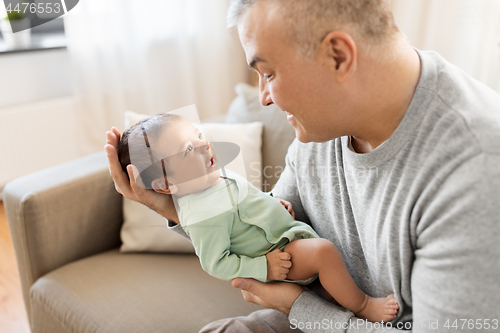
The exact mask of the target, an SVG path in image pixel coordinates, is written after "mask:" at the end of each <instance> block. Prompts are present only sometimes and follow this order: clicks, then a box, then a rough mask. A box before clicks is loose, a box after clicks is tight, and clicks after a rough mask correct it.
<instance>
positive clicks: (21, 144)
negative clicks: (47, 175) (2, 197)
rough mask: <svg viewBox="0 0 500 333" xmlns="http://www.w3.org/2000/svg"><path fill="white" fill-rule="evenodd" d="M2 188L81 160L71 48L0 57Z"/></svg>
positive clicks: (0, 165) (0, 177)
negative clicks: (70, 59)
mask: <svg viewBox="0 0 500 333" xmlns="http://www.w3.org/2000/svg"><path fill="white" fill-rule="evenodd" d="M0 73H1V74H0V189H1V188H2V187H3V186H4V185H5V184H6V183H7V182H9V181H10V180H12V179H15V178H17V177H19V176H22V175H25V174H28V173H31V172H33V171H37V170H41V169H43V168H47V167H50V166H53V165H56V164H59V163H63V162H66V161H69V160H71V159H74V158H76V157H78V153H77V151H76V149H75V147H76V143H77V140H76V136H75V132H76V121H75V112H76V110H75V107H74V105H75V104H74V100H73V96H72V95H73V90H72V84H71V75H70V62H69V58H68V55H67V52H66V50H65V49H60V50H46V51H34V52H25V53H13V54H0Z"/></svg>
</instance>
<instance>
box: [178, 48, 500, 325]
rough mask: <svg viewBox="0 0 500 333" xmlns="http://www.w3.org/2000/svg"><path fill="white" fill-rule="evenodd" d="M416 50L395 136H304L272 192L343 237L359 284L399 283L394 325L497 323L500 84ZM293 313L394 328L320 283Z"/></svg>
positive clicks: (392, 289) (387, 287) (296, 318)
mask: <svg viewBox="0 0 500 333" xmlns="http://www.w3.org/2000/svg"><path fill="white" fill-rule="evenodd" d="M418 53H419V56H420V60H421V74H420V78H419V82H418V85H417V88H416V91H415V94H414V96H413V99H412V101H411V104H410V106H409V108H408V110H407V112H406V114H405V116H404V118H403V120H402V121H401V123H400V124H399V126H398V128H397V129H396V131H395V132H394V133H393V135H392V136H391V137H390V138H389V139H388V140H387V141H386V142H384V143H383V144H382V145H381V146H379V147H377V148H376V149H375V150H373V151H372V152H370V153H367V154H357V153H355V152H353V151H352V150H351V149H349V142H348V138H347V137H342V138H338V139H335V140H332V141H329V142H324V143H301V142H299V141H297V140H295V141H294V142H293V144H292V145H291V146H290V148H289V151H288V154H287V158H286V167H285V170H284V171H283V173H282V174H281V177H280V179H279V181H278V183H277V185H276V187H275V188H274V189H273V191H272V192H273V195H274V196H275V197H279V198H283V199H286V200H288V201H290V202H291V203H292V204H293V208H294V210H295V214H296V219H297V220H301V221H305V222H308V223H310V224H311V225H312V226H313V228H314V229H315V230H316V232H317V233H318V234H319V235H320V236H321V237H323V238H326V239H329V240H330V241H332V242H333V243H334V244H335V245H336V246H337V248H338V249H339V251H340V253H341V254H342V256H343V258H344V261H345V263H346V265H347V267H348V269H349V272H350V273H351V275H352V277H353V278H354V280H355V281H356V283H357V284H358V286H359V287H360V288H361V290H363V291H364V292H365V293H367V294H368V295H370V296H374V297H383V296H387V295H389V294H391V293H394V294H395V296H396V298H397V300H398V302H399V305H400V311H399V313H398V316H397V318H396V319H395V320H394V321H393V322H391V323H389V324H390V325H391V326H392V327H393V329H396V328H399V329H406V330H408V329H411V330H412V331H413V332H464V331H471V332H480V331H498V330H500V96H499V95H498V94H497V93H495V92H494V91H493V90H491V89H489V88H488V87H486V86H485V85H483V84H481V83H480V82H478V81H476V80H474V79H472V78H471V77H469V76H468V75H467V74H465V73H464V72H462V71H461V70H460V69H458V68H457V67H455V66H453V65H451V64H449V63H448V62H446V61H445V60H444V59H443V58H442V57H441V56H439V55H438V54H437V53H434V52H422V51H418ZM360 98H361V97H360ZM172 229H173V230H175V231H177V232H180V233H182V230H181V229H180V228H179V227H178V226H176V227H174V228H172ZM292 262H293V259H292ZM339 288H341V286H339ZM289 319H290V325H291V327H293V328H295V327H297V328H300V329H301V330H303V331H305V332H382V331H390V330H391V328H388V327H382V325H380V324H374V323H369V322H365V321H363V320H361V319H358V318H356V317H354V315H353V313H352V312H350V311H348V310H346V309H343V308H341V307H338V306H335V305H333V304H331V303H329V302H327V301H324V300H323V299H321V298H319V297H318V296H316V294H314V293H312V292H310V291H306V292H303V293H302V294H301V295H300V296H299V297H298V298H297V300H296V301H295V303H294V304H293V306H292V309H291V312H290V315H289Z"/></svg>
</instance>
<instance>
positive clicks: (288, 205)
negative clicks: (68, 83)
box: [275, 198, 295, 220]
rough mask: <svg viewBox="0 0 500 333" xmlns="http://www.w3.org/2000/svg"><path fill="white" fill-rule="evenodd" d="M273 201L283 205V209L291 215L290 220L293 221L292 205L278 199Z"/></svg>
mask: <svg viewBox="0 0 500 333" xmlns="http://www.w3.org/2000/svg"><path fill="white" fill-rule="evenodd" d="M275 199H276V200H278V201H279V202H280V203H281V204H282V205H283V207H285V209H286V210H287V211H288V212H289V213H290V215H292V219H294V220H295V212H294V211H293V208H292V204H291V203H290V202H288V201H286V200H283V199H280V198H275Z"/></svg>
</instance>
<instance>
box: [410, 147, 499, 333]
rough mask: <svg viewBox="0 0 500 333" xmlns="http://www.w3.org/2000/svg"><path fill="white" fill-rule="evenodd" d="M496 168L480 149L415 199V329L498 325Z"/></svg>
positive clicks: (492, 327) (474, 328)
mask: <svg viewBox="0 0 500 333" xmlns="http://www.w3.org/2000/svg"><path fill="white" fill-rule="evenodd" d="M499 166H500V155H494V154H486V153H481V154H479V155H477V156H476V157H474V158H473V159H470V160H468V161H467V162H465V163H463V164H462V165H460V166H457V167H456V169H454V170H453V171H452V172H451V173H450V174H449V175H448V176H446V177H442V179H443V180H442V181H441V183H440V185H439V186H438V188H437V190H436V191H435V193H434V195H431V196H428V197H423V198H422V199H421V200H420V201H421V204H420V205H423V207H422V208H421V209H418V210H417V211H416V212H415V215H417V216H418V220H416V221H415V224H416V226H415V234H416V243H415V262H414V265H413V269H412V275H411V290H412V298H413V322H414V331H415V332H423V331H431V330H436V329H434V327H437V331H448V330H454V331H459V332H464V331H471V332H478V331H483V330H485V331H496V330H498V329H500V294H499V292H498V290H499V289H500V280H499V278H498V274H499V272H500V260H499V259H498V258H499V257H500V203H499V198H500V167H499ZM417 221H418V224H417V223H416V222H417ZM429 327H431V329H429ZM488 327H489V329H488ZM495 327H496V329H495Z"/></svg>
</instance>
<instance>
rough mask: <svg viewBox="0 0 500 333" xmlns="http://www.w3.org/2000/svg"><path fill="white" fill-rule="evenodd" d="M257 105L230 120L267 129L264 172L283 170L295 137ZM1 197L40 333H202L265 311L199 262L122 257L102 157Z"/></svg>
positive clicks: (27, 180)
mask: <svg viewBox="0 0 500 333" xmlns="http://www.w3.org/2000/svg"><path fill="white" fill-rule="evenodd" d="M240 88H241V87H240ZM247 92H248V91H247ZM250 97H251V96H250V95H248V94H244V93H241V92H240V94H239V96H238V97H237V98H236V100H235V101H234V102H233V104H232V106H231V108H230V110H229V112H228V115H227V117H226V119H225V120H226V122H233V123H234V122H251V121H258V120H260V121H263V122H264V124H265V127H264V133H263V162H264V163H263V164H264V165H263V166H264V167H265V166H271V167H272V168H277V169H279V167H281V166H282V165H283V164H284V156H285V154H286V149H287V147H288V145H289V144H290V143H291V141H292V140H293V137H294V132H293V129H292V128H291V127H290V126H289V125H288V124H287V122H286V117H285V115H284V113H283V112H281V111H279V110H278V109H277V108H275V107H272V108H262V107H260V105H259V104H258V100H255V98H253V97H252V98H250ZM268 170H269V168H268ZM271 170H272V169H271ZM265 180H267V181H268V183H270V184H271V185H272V184H274V182H275V181H276V178H275V177H274V173H273V175H272V176H271V177H270V178H267V179H265ZM268 190H269V188H268ZM3 196H4V201H5V208H6V212H7V218H8V221H9V227H10V230H11V233H12V239H13V243H14V247H15V251H16V256H17V260H18V264H19V271H20V276H21V282H22V288H23V296H24V301H25V305H26V310H27V312H28V317H29V321H30V325H31V329H32V332H33V333H42V332H44V333H58V332H72V333H83V332H100V333H104V332H119V333H126V332H134V333H135V332H174V333H181V332H197V331H198V330H199V329H200V328H201V327H203V326H204V325H205V324H207V323H209V322H211V321H214V320H217V319H220V318H225V317H233V316H239V315H245V314H248V313H250V312H252V311H254V310H257V309H259V308H260V307H258V306H256V305H254V304H249V303H246V302H245V301H244V300H243V298H242V296H241V293H240V291H239V290H237V289H234V288H232V287H231V286H230V283H229V282H226V281H221V280H217V279H215V278H213V277H211V276H209V275H208V274H207V273H205V272H204V271H203V270H202V269H201V267H200V264H199V261H198V258H197V257H196V256H194V255H186V254H184V255H182V254H154V253H133V254H122V253H120V252H119V251H118V248H119V247H120V244H121V241H120V227H121V225H122V222H123V217H122V197H121V195H120V194H118V193H117V192H116V191H115V188H114V186H113V182H112V179H111V177H110V176H109V172H108V167H107V161H106V156H105V154H104V152H101V153H97V154H93V155H89V156H87V157H84V158H81V159H78V160H75V161H72V162H69V163H66V164H63V165H59V166H56V167H53V168H50V169H46V170H43V171H40V172H36V173H33V174H30V175H28V176H25V177H22V178H19V179H16V180H14V181H12V182H10V183H9V184H8V185H6V187H5V188H4V193H3Z"/></svg>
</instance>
